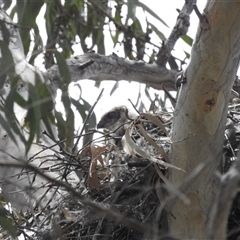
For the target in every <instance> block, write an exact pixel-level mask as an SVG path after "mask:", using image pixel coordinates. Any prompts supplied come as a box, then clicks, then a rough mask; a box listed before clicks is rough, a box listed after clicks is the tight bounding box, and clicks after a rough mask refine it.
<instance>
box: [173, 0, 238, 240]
mask: <svg viewBox="0 0 240 240" xmlns="http://www.w3.org/2000/svg"><path fill="white" fill-rule="evenodd" d="M239 22H240V2H235V1H234V2H233V1H220V0H219V1H209V2H208V3H207V5H206V8H205V14H204V15H203V16H202V18H201V23H200V26H199V28H198V31H197V35H196V39H195V43H194V45H193V48H192V53H191V61H190V64H189V66H188V67H187V69H186V71H185V73H184V74H183V75H184V76H183V80H185V81H186V82H185V83H183V84H182V86H181V89H180V91H179V96H178V101H177V106H176V110H175V114H174V115H175V117H174V122H173V131H172V136H171V141H172V148H171V163H172V164H174V165H176V166H177V167H180V168H183V169H184V170H185V171H186V173H183V172H181V171H177V170H174V169H170V170H169V177H170V180H171V181H172V183H173V184H174V186H175V187H176V188H177V189H179V190H181V191H182V192H183V193H184V194H185V195H186V197H187V198H188V199H189V200H190V204H189V205H187V204H186V203H184V202H183V201H181V200H180V199H178V198H177V197H176V198H174V200H173V201H171V202H169V205H170V206H171V208H170V209H171V216H169V222H170V223H169V224H170V231H171V233H173V234H175V235H176V236H177V237H180V238H182V239H206V238H207V232H208V217H209V211H210V208H211V206H212V204H213V202H214V197H215V193H216V189H217V184H216V178H215V174H216V171H217V169H218V167H219V165H220V163H221V157H222V146H223V137H224V130H225V122H226V116H227V109H228V101H229V97H230V92H231V88H232V85H233V82H234V79H235V77H236V73H237V68H238V64H239V56H240V27H239ZM173 194H174V193H173Z"/></svg>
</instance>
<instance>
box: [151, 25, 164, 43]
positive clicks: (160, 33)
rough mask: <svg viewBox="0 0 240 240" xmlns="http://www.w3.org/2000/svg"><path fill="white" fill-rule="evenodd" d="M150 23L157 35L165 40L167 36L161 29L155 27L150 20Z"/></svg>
mask: <svg viewBox="0 0 240 240" xmlns="http://www.w3.org/2000/svg"><path fill="white" fill-rule="evenodd" d="M148 24H149V25H150V26H151V29H152V30H153V31H154V32H155V33H156V34H157V36H158V37H159V38H160V39H161V40H162V41H165V40H166V37H165V35H164V34H163V33H162V32H160V31H159V29H158V28H157V27H155V26H154V25H153V24H152V23H150V22H148Z"/></svg>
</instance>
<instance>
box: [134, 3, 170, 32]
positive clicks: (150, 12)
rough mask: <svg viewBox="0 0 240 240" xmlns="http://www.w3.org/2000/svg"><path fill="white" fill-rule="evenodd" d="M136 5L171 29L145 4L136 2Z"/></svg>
mask: <svg viewBox="0 0 240 240" xmlns="http://www.w3.org/2000/svg"><path fill="white" fill-rule="evenodd" d="M135 4H136V5H137V6H139V7H141V8H142V9H143V10H144V11H146V12H148V13H149V14H150V15H152V16H153V17H155V18H156V19H157V20H159V21H160V22H161V23H162V24H163V25H165V26H166V27H168V28H169V26H168V25H167V24H166V23H165V22H164V21H163V20H162V19H161V18H160V17H159V16H158V15H157V14H156V13H155V12H153V11H152V10H151V9H150V8H149V7H148V6H146V5H145V4H144V3H142V2H140V1H138V0H136V2H135Z"/></svg>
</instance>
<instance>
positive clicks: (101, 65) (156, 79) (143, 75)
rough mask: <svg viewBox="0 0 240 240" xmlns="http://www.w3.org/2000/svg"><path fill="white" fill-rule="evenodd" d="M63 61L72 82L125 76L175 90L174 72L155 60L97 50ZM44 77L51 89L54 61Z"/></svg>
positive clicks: (55, 80)
mask: <svg viewBox="0 0 240 240" xmlns="http://www.w3.org/2000/svg"><path fill="white" fill-rule="evenodd" d="M66 63H67V65H68V67H69V71H70V73H71V78H72V81H74V82H76V81H78V80H81V79H91V80H96V81H103V80H115V81H120V80H128V81H135V82H139V83H145V84H147V85H149V86H151V87H153V88H155V89H162V85H164V87H165V89H167V90H176V87H175V77H176V74H177V72H176V71H174V70H168V69H166V68H165V67H161V66H157V65H156V64H147V63H144V62H140V61H139V62H137V61H130V60H126V59H124V58H120V57H118V56H116V55H115V54H113V55H110V56H103V55H100V54H96V53H85V54H83V55H80V56H73V57H71V58H69V59H67V61H66ZM86 63H91V64H86ZM79 66H81V68H79ZM83 66H85V67H83ZM46 78H47V79H48V80H49V81H50V83H51V85H52V86H54V87H53V88H54V89H57V88H58V82H59V78H60V73H59V71H58V66H57V65H54V66H53V67H51V68H50V69H49V70H48V71H47V72H46Z"/></svg>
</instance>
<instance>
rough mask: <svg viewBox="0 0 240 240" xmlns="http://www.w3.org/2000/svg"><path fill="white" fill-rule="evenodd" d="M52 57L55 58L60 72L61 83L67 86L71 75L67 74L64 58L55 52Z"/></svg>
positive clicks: (67, 69)
mask: <svg viewBox="0 0 240 240" xmlns="http://www.w3.org/2000/svg"><path fill="white" fill-rule="evenodd" d="M54 56H55V57H56V60H57V65H58V69H59V72H60V76H61V77H62V80H63V83H66V84H69V83H70V82H71V74H70V72H69V68H68V66H67V64H66V61H65V58H64V57H63V56H62V54H61V53H59V52H57V51H55V52H54ZM60 80H61V79H60ZM63 83H62V84H63Z"/></svg>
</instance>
